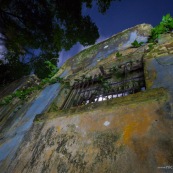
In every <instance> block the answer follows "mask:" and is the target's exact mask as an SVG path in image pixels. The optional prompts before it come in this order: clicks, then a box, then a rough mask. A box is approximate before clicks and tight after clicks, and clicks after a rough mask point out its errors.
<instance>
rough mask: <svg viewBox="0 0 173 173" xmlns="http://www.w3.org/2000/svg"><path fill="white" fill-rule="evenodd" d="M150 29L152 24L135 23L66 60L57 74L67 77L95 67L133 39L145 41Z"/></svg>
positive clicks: (127, 46) (125, 46)
mask: <svg viewBox="0 0 173 173" xmlns="http://www.w3.org/2000/svg"><path fill="white" fill-rule="evenodd" d="M151 29H152V26H151V25H149V24H141V25H137V26H135V27H132V28H129V29H127V30H124V31H122V32H120V33H118V34H116V35H114V36H112V37H111V38H109V39H107V40H105V41H103V42H101V43H99V44H96V45H94V46H91V47H90V48H88V49H86V50H83V51H81V52H80V53H78V54H77V55H75V56H74V57H72V58H70V59H69V60H67V62H66V63H65V64H64V65H63V66H62V67H61V69H60V71H59V72H58V74H57V75H60V76H61V77H67V76H69V75H73V74H75V75H76V73H78V72H79V71H83V70H84V69H90V68H92V67H95V66H96V65H97V64H98V63H99V61H101V60H103V59H105V58H107V57H109V55H111V54H113V53H115V52H117V51H123V50H125V49H128V48H130V47H132V45H131V43H132V42H134V41H135V40H137V41H138V42H144V43H146V42H147V40H148V36H149V35H150V33H151Z"/></svg>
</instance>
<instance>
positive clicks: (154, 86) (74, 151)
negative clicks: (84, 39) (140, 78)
mask: <svg viewBox="0 0 173 173" xmlns="http://www.w3.org/2000/svg"><path fill="white" fill-rule="evenodd" d="M150 31H151V26H150V25H146V24H142V25H138V26H136V27H134V28H130V29H128V30H126V31H123V32H122V33H119V34H117V35H115V36H113V37H112V38H110V39H108V40H106V41H104V42H102V43H100V44H98V45H95V46H93V47H91V48H89V49H88V50H85V51H82V52H81V53H79V54H78V55H76V56H75V57H73V58H72V59H70V60H68V61H67V62H66V63H65V65H64V66H63V67H62V68H61V70H60V71H59V72H58V74H57V75H60V76H65V78H66V79H67V80H70V82H71V83H72V84H73V83H74V81H75V79H79V78H81V76H82V75H85V76H87V77H89V76H94V75H96V74H98V73H100V70H99V68H98V67H99V66H100V65H102V66H104V70H105V72H106V73H107V72H108V70H109V69H110V68H112V67H114V65H117V66H121V65H122V64H125V63H128V62H131V61H133V63H136V62H139V61H140V60H141V59H143V63H144V75H145V83H146V90H145V91H141V92H138V93H136V94H131V95H128V96H126V97H119V98H114V99H111V100H106V101H103V102H97V103H91V104H86V105H81V106H78V107H72V108H71V109H67V110H60V109H59V108H60V107H61V105H62V103H63V102H64V100H65V98H66V97H67V95H66V94H65V93H66V91H67V92H69V91H68V89H66V88H64V86H61V88H60V86H59V85H58V84H54V85H52V86H48V87H47V88H45V89H44V90H43V91H42V93H41V94H40V96H39V97H38V98H37V96H36V97H35V98H36V99H35V101H34V100H33V101H32V102H30V106H28V107H27V108H26V107H22V110H23V111H25V113H22V114H21V115H20V113H18V114H17V115H20V116H22V118H21V120H22V121H20V120H19V119H20V118H19V119H18V120H17V119H16V120H15V123H14V124H13V123H12V127H11V128H10V129H9V130H8V128H7V127H9V126H7V127H6V128H5V131H4V132H5V133H4V134H5V135H7V134H12V133H11V131H14V132H16V133H17V135H16V136H17V137H19V134H20V133H22V131H20V130H19V131H17V129H22V127H26V126H27V127H28V128H27V130H26V128H25V130H26V131H25V133H24V134H23V137H24V138H23V137H22V138H21V142H20V143H16V144H15V148H16V150H10V152H7V151H8V146H9V145H8V141H10V140H11V139H13V137H10V136H8V138H7V140H4V139H0V153H3V155H0V158H1V157H3V158H2V159H1V162H0V172H2V173H4V172H7V173H20V172H21V173H28V172H33V173H38V172H42V173H44V172H45V173H46V172H47V173H71V172H75V173H90V172H94V173H120V172H121V173H132V172H137V173H138V172H140V173H164V172H171V171H172V166H173V118H172V113H173V111H172V110H173V109H172V105H173V100H172V96H173V95H172V94H173V87H172V79H173V75H172V74H173V73H172V70H173V68H172V64H173V56H172V50H173V37H172V35H171V34H168V35H167V34H166V35H163V36H162V37H161V38H160V40H159V43H158V44H156V45H154V46H153V48H152V49H151V48H149V47H148V44H147V43H146V44H144V45H143V46H142V47H139V48H132V47H130V46H131V42H133V41H134V40H135V39H137V40H138V41H143V42H146V41H147V36H149V34H150ZM117 51H119V52H120V53H121V54H122V56H121V57H118V56H116V53H117ZM102 58H103V59H102ZM134 75H136V73H134ZM55 92H56V94H55ZM56 95H57V96H56ZM53 100H54V101H53ZM52 101H53V103H51V102H52ZM49 105H51V106H49ZM7 107H8V106H6V107H5V108H2V109H1V111H2V110H6V109H7ZM5 114H7V115H8V117H9V120H10V114H9V113H7V111H6V113H5ZM5 114H4V115H5ZM36 114H39V115H36ZM35 116H36V118H35V121H34V123H33V125H32V121H33V119H34V117H35ZM6 122H7V121H6ZM1 123H2V122H1ZM7 124H8V123H7ZM16 124H18V126H17V127H18V128H16V126H15V125H16ZM22 124H24V125H22ZM31 125H32V127H31ZM4 127H5V126H4ZM30 127H31V128H30ZM29 129H30V130H29ZM26 132H27V133H26ZM15 139H16V140H17V138H15ZM12 144H14V142H13V143H12ZM12 146H13V145H10V147H12ZM6 153H8V154H7V156H6V157H4V156H5V154H6ZM11 153H12V154H11ZM10 154H11V156H10ZM166 166H167V167H166Z"/></svg>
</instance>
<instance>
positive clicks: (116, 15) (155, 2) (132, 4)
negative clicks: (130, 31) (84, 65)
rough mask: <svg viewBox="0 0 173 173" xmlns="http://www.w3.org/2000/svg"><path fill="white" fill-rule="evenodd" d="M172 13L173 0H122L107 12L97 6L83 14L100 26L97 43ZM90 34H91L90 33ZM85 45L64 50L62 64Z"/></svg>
mask: <svg viewBox="0 0 173 173" xmlns="http://www.w3.org/2000/svg"><path fill="white" fill-rule="evenodd" d="M167 13H170V14H171V16H172V17H173V0H121V1H120V2H119V1H117V2H116V1H115V2H112V4H111V6H110V8H109V10H108V11H107V12H106V14H104V15H103V14H100V13H99V12H98V10H97V6H96V5H94V6H93V8H92V9H87V8H85V7H84V8H83V14H84V15H87V14H89V16H90V17H91V19H92V21H93V22H95V24H96V25H97V27H98V28H99V33H100V38H99V39H98V40H97V43H98V42H100V41H102V40H105V39H106V38H109V37H110V36H112V35H114V34H116V33H118V32H121V31H123V30H125V29H127V28H130V27H133V26H135V25H138V24H141V23H148V24H151V25H153V26H155V25H157V24H159V23H160V21H161V19H162V16H163V15H166V14H167ZM88 36H89V34H88ZM83 49H84V47H83V46H81V45H80V44H77V45H75V46H73V47H72V49H71V50H70V51H67V52H65V51H62V52H61V54H60V59H59V60H60V63H59V64H60V65H62V64H63V63H64V62H65V61H66V60H67V59H68V58H70V57H72V56H74V55H75V54H77V53H78V52H80V51H81V50H83Z"/></svg>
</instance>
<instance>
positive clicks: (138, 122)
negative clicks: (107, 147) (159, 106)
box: [123, 105, 156, 146]
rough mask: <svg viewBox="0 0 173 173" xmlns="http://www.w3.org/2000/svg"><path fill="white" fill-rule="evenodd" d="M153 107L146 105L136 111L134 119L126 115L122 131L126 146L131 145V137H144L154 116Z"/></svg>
mask: <svg viewBox="0 0 173 173" xmlns="http://www.w3.org/2000/svg"><path fill="white" fill-rule="evenodd" d="M154 106H155V105H152V106H150V105H146V107H145V108H141V109H140V110H137V111H136V112H135V114H136V115H137V116H136V117H134V116H132V115H126V116H125V117H124V118H125V119H126V120H125V121H126V124H125V126H124V130H123V142H124V143H125V144H126V145H129V146H131V145H132V138H133V137H142V136H145V135H146V134H147V132H148V130H149V128H150V127H151V126H152V123H153V121H154V119H155V118H156V116H155V115H154V112H153V110H156V108H154Z"/></svg>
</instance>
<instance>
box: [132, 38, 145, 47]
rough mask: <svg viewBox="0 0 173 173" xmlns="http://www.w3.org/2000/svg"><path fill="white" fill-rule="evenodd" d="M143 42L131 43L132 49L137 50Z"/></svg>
mask: <svg viewBox="0 0 173 173" xmlns="http://www.w3.org/2000/svg"><path fill="white" fill-rule="evenodd" d="M143 43H144V42H138V41H137V40H135V41H134V42H133V43H131V45H132V46H133V47H134V48H138V47H140V46H142V45H143Z"/></svg>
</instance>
